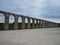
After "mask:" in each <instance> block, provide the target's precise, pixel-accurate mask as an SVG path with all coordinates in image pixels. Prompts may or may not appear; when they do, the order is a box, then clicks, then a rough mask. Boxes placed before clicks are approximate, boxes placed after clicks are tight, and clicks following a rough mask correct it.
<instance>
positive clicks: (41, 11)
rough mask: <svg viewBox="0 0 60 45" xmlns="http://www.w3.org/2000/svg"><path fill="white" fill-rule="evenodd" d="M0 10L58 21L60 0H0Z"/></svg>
mask: <svg viewBox="0 0 60 45" xmlns="http://www.w3.org/2000/svg"><path fill="white" fill-rule="evenodd" d="M0 10H4V11H9V12H13V13H19V14H22V15H26V16H31V17H35V18H41V19H45V20H50V21H56V22H60V21H59V19H60V18H59V17H60V0H0Z"/></svg>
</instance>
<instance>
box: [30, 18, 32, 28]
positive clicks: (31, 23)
mask: <svg viewBox="0 0 60 45" xmlns="http://www.w3.org/2000/svg"><path fill="white" fill-rule="evenodd" d="M32 24H33V20H32V19H30V28H32Z"/></svg>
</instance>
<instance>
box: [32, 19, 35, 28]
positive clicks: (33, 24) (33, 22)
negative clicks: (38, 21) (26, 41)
mask: <svg viewBox="0 0 60 45" xmlns="http://www.w3.org/2000/svg"><path fill="white" fill-rule="evenodd" d="M32 27H33V28H35V20H34V19H32Z"/></svg>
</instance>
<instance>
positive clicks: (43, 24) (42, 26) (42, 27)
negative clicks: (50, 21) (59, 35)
mask: <svg viewBox="0 0 60 45" xmlns="http://www.w3.org/2000/svg"><path fill="white" fill-rule="evenodd" d="M44 23H45V21H44V20H42V28H44Z"/></svg>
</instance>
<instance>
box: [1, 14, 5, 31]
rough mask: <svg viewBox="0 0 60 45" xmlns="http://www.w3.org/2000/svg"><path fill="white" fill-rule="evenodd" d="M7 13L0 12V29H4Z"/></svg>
mask: <svg viewBox="0 0 60 45" xmlns="http://www.w3.org/2000/svg"><path fill="white" fill-rule="evenodd" d="M4 23H5V15H4V14H2V13H0V31H1V30H4Z"/></svg>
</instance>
